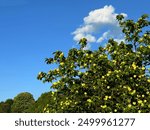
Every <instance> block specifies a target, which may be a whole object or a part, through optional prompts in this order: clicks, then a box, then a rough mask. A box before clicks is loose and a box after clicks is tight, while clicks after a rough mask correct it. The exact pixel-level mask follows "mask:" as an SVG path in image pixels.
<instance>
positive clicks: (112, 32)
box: [72, 5, 127, 43]
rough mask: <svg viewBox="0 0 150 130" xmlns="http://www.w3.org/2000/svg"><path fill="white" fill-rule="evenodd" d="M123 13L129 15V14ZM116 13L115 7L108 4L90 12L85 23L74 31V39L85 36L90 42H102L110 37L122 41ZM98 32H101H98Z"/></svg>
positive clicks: (77, 39)
mask: <svg viewBox="0 0 150 130" xmlns="http://www.w3.org/2000/svg"><path fill="white" fill-rule="evenodd" d="M122 14H123V15H124V17H127V14H125V13H122ZM116 15H117V13H115V8H114V7H113V6H112V5H109V6H107V5H106V6H104V7H103V8H100V9H96V10H93V11H91V12H89V15H88V16H86V17H84V19H83V21H84V23H83V24H82V25H81V26H80V27H79V28H77V29H76V30H75V31H74V32H73V33H72V34H73V35H74V37H73V39H74V40H75V41H79V40H80V39H81V38H83V37H85V38H87V40H88V42H90V43H92V42H97V43H101V42H103V41H104V40H107V39H109V38H114V39H116V40H118V41H121V40H122V39H123V35H122V33H121V28H120V27H119V24H118V22H117V20H116ZM98 32H101V33H100V34H98Z"/></svg>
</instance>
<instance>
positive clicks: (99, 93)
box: [37, 15, 150, 112]
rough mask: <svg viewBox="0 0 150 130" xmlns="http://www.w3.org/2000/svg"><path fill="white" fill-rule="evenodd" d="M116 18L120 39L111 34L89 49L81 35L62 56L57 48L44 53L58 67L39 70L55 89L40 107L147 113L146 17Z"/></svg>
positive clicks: (149, 55)
mask: <svg viewBox="0 0 150 130" xmlns="http://www.w3.org/2000/svg"><path fill="white" fill-rule="evenodd" d="M116 18H117V20H118V22H119V24H120V26H121V28H122V32H123V33H124V34H125V42H123V41H122V42H120V43H118V42H116V41H114V40H113V39H110V40H109V41H108V43H107V44H106V46H105V47H101V46H100V47H99V48H98V49H97V50H94V51H92V50H85V49H84V48H85V47H86V45H87V40H86V39H85V38H83V39H81V40H80V42H79V44H80V48H79V49H78V48H73V49H70V50H69V52H68V55H67V56H65V55H64V53H63V52H62V51H56V52H54V53H53V54H54V57H53V58H46V63H47V64H56V65H57V68H56V69H54V70H50V71H48V72H47V73H45V72H40V73H39V74H38V77H37V78H38V79H39V80H42V81H43V82H51V83H52V86H51V88H52V89H53V90H54V91H53V92H51V98H50V99H49V100H51V102H52V104H47V105H45V108H44V109H43V111H41V112H150V71H149V65H150V31H149V30H148V29H149V25H150V21H148V16H147V15H142V16H141V17H140V18H139V19H138V20H137V21H136V22H135V21H133V20H125V19H124V17H123V15H118V16H117V17H116Z"/></svg>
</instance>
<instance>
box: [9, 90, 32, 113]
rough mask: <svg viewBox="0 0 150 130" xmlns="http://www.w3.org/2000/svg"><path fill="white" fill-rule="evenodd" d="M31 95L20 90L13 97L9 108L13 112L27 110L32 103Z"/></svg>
mask: <svg viewBox="0 0 150 130" xmlns="http://www.w3.org/2000/svg"><path fill="white" fill-rule="evenodd" d="M34 102H35V101H34V98H33V95H32V94H30V93H28V92H22V93H20V94H18V95H17V96H16V97H15V98H14V102H13V105H12V108H11V111H12V112H13V113H25V112H29V111H28V109H29V108H30V107H31V106H32V105H33V104H34Z"/></svg>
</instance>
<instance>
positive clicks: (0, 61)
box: [0, 0, 150, 101]
mask: <svg viewBox="0 0 150 130" xmlns="http://www.w3.org/2000/svg"><path fill="white" fill-rule="evenodd" d="M105 5H112V6H113V7H114V8H115V13H126V14H127V15H128V18H132V19H137V18H139V17H140V16H141V15H142V14H144V13H147V14H150V6H149V5H150V1H149V0H0V101H5V100H6V99H8V98H13V97H14V96H16V95H17V94H18V93H20V92H30V93H32V94H33V96H34V98H35V99H37V98H38V97H39V96H40V95H41V93H43V92H47V91H49V90H50V84H43V83H42V82H41V81H38V80H37V79H36V76H37V74H38V72H40V71H47V70H49V69H50V68H51V67H50V66H48V65H46V64H45V63H44V60H45V58H46V57H50V56H52V55H51V54H52V52H54V51H56V50H62V51H64V52H67V51H68V50H69V49H70V48H72V47H73V46H75V45H76V42H75V41H74V40H73V37H74V36H73V35H72V34H71V33H72V32H74V31H75V30H76V29H77V28H79V27H80V25H82V24H83V18H84V17H86V16H88V14H89V12H90V11H92V10H95V9H100V8H103V7H104V6H105Z"/></svg>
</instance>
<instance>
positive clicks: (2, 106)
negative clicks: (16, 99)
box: [0, 99, 13, 113]
mask: <svg viewBox="0 0 150 130" xmlns="http://www.w3.org/2000/svg"><path fill="white" fill-rule="evenodd" d="M12 104H13V100H12V99H7V100H6V101H5V102H1V103H0V113H11V106H12Z"/></svg>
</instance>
